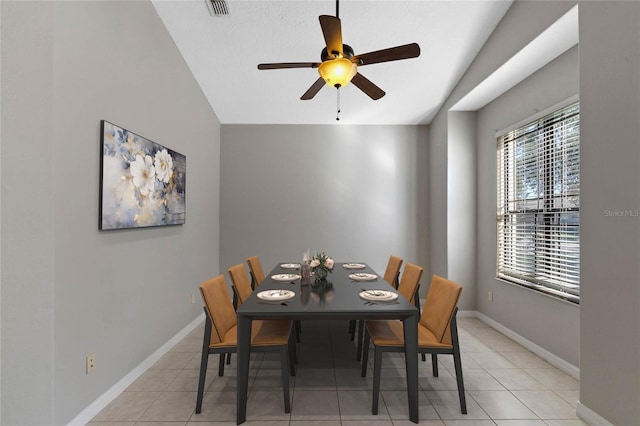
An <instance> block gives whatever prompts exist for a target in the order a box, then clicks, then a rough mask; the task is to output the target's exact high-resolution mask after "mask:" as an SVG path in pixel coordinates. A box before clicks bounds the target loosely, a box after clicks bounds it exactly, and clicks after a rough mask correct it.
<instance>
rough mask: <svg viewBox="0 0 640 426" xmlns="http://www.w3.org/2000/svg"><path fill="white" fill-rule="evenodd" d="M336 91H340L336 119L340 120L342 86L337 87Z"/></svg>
mask: <svg viewBox="0 0 640 426" xmlns="http://www.w3.org/2000/svg"><path fill="white" fill-rule="evenodd" d="M336 92H337V93H338V105H337V110H338V112H336V121H340V88H339V87H338V88H337V89H336Z"/></svg>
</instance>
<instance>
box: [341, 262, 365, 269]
mask: <svg viewBox="0 0 640 426" xmlns="http://www.w3.org/2000/svg"><path fill="white" fill-rule="evenodd" d="M342 267H343V268H344V269H364V268H366V267H367V265H365V264H364V263H344V264H343V265H342Z"/></svg>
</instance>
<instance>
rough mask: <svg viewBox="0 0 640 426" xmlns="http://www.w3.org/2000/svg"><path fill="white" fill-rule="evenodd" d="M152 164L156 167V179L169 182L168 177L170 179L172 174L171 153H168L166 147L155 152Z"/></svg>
mask: <svg viewBox="0 0 640 426" xmlns="http://www.w3.org/2000/svg"><path fill="white" fill-rule="evenodd" d="M154 165H155V167H156V175H157V176H158V180H159V181H162V182H164V183H169V179H171V176H172V175H173V158H171V155H169V153H168V152H167V150H166V149H163V150H162V151H160V152H158V153H157V154H156V159H155V161H154Z"/></svg>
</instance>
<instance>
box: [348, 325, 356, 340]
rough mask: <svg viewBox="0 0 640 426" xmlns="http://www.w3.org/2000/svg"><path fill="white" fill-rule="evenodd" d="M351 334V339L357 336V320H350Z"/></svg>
mask: <svg viewBox="0 0 640 426" xmlns="http://www.w3.org/2000/svg"><path fill="white" fill-rule="evenodd" d="M349 334H350V335H351V341H352V342H353V339H354V338H355V337H356V320H350V321H349Z"/></svg>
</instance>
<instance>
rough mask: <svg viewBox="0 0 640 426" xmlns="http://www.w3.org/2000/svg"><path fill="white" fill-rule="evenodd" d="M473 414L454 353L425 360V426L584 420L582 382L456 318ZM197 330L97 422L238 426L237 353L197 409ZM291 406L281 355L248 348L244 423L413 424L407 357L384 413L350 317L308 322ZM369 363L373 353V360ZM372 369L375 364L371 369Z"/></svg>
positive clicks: (569, 425)
mask: <svg viewBox="0 0 640 426" xmlns="http://www.w3.org/2000/svg"><path fill="white" fill-rule="evenodd" d="M458 324H459V328H460V345H461V348H462V365H463V370H464V382H465V389H466V394H467V407H468V414H467V415H463V414H461V413H460V406H459V404H458V397H457V391H456V381H455V376H454V373H453V362H452V359H451V356H447V355H441V356H440V357H439V361H440V362H439V365H440V375H439V377H437V378H436V377H432V374H431V362H430V360H429V357H427V361H426V362H422V361H419V374H420V377H419V384H420V395H419V399H420V425H429V426H444V425H447V426H449V425H451V426H458V425H478V426H485V425H486V426H489V425H492V426H494V425H497V426H544V425H549V426H579V425H586V423H584V422H582V421H581V420H580V419H579V418H578V417H577V416H576V402H577V399H578V381H577V380H575V379H574V378H572V377H571V376H569V375H567V374H565V373H563V372H562V371H560V370H558V369H557V368H554V367H553V366H551V365H550V364H548V363H547V362H545V361H544V360H542V359H540V358H539V357H537V356H536V355H534V354H533V353H531V352H530V351H528V350H527V349H525V348H523V347H522V346H520V345H518V344H517V343H515V342H513V341H512V340H510V339H509V338H507V337H505V336H504V335H502V334H500V333H499V332H497V331H495V330H494V329H492V328H490V327H488V326H486V325H485V324H484V323H482V322H481V321H479V320H477V319H475V318H459V321H458ZM203 329H204V327H203V326H201V327H198V328H196V329H195V330H194V331H193V332H192V333H190V334H189V335H188V336H187V337H185V338H184V339H183V340H182V341H181V342H180V343H178V344H177V345H176V346H175V347H174V348H173V349H172V350H171V351H170V352H168V353H167V354H166V355H164V356H163V357H162V358H161V359H160V360H159V361H158V362H157V363H156V364H154V365H153V366H152V367H151V368H150V369H149V370H148V371H146V372H145V373H144V374H143V375H142V376H140V378H139V379H138V380H136V381H135V382H134V383H133V384H132V385H131V386H129V387H128V388H127V389H126V390H125V391H124V392H123V393H122V394H121V395H120V396H118V397H117V398H116V399H115V400H114V401H113V402H112V403H111V404H110V405H108V406H107V407H106V408H105V409H103V410H102V411H101V412H100V413H99V414H98V415H97V416H96V417H95V418H94V419H93V420H92V421H91V422H90V423H89V424H90V425H91V426H116V425H117V426H125V425H126V426H133V425H140V426H152V425H161V426H179V425H180V426H185V425H190V426H231V425H235V409H236V408H235V407H236V406H235V401H236V394H235V388H236V370H235V365H234V361H235V356H234V357H233V358H232V361H231V365H227V366H226V369H225V374H224V376H223V377H218V376H217V365H218V362H217V361H218V355H213V356H211V360H210V361H209V370H208V374H207V383H206V392H205V395H204V402H203V409H202V413H201V414H195V412H194V411H195V402H196V388H197V380H198V368H199V363H200V350H201V342H202V332H203ZM301 338H302V343H301V344H300V345H299V346H298V349H299V364H298V371H297V373H298V374H297V375H296V376H295V377H292V378H291V384H292V388H291V391H292V392H291V393H292V410H291V413H290V414H286V413H285V412H284V409H283V401H282V386H281V382H280V362H279V358H278V356H277V354H260V353H255V354H252V358H251V372H250V389H249V400H248V408H247V422H246V423H245V424H247V425H265V426H284V425H290V426H304V425H309V426H340V425H343V426H359V425H366V426H391V425H394V426H409V425H413V424H414V423H412V422H410V421H409V420H408V409H407V395H406V384H405V379H404V374H405V372H404V361H403V357H402V354H393V353H391V354H390V353H386V354H384V359H383V363H382V367H383V374H382V380H381V398H380V407H379V414H378V415H377V416H373V415H371V387H372V383H371V381H372V379H371V376H372V374H368V376H367V378H362V377H360V367H359V363H358V362H356V361H355V347H354V344H353V342H351V341H350V340H349V334H348V324H347V322H346V321H326V322H325V321H317V322H303V324H302V335H301ZM369 362H370V363H372V362H373V356H371V357H370V358H369ZM369 373H371V371H370V372H369Z"/></svg>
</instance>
